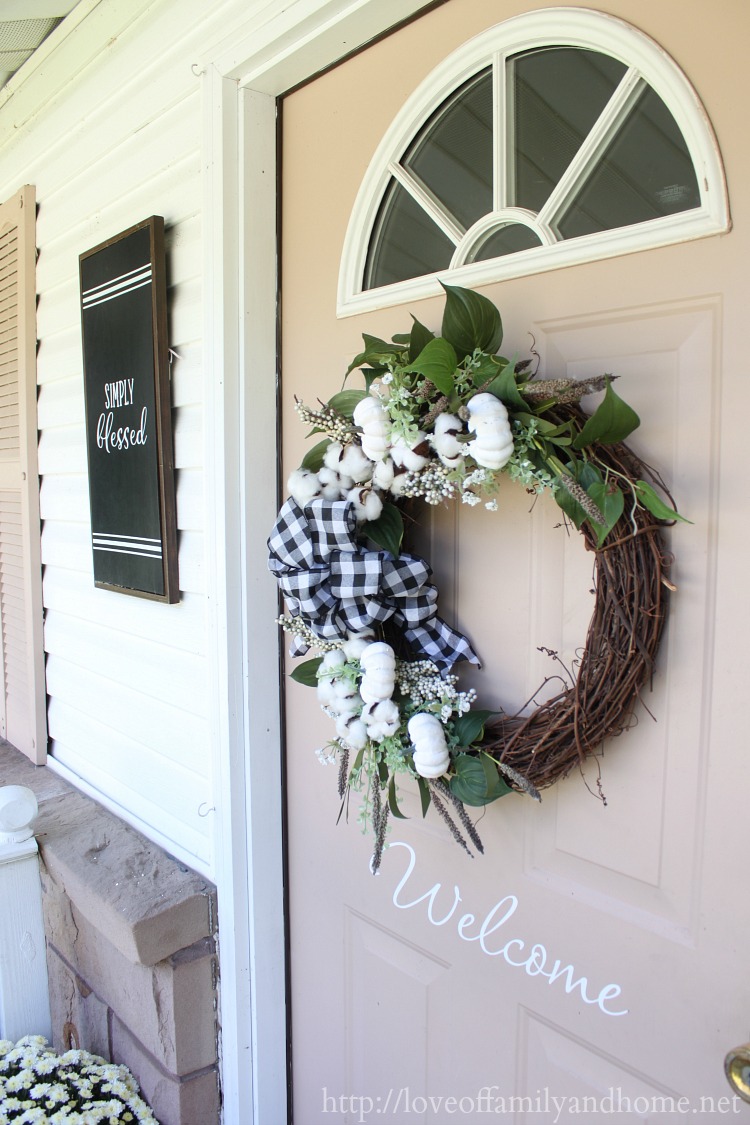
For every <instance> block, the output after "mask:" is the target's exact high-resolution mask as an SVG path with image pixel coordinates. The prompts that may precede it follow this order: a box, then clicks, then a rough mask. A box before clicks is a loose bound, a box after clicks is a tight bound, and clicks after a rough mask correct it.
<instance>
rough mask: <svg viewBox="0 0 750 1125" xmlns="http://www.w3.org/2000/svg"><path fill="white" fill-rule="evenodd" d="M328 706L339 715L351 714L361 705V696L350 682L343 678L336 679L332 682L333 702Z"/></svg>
mask: <svg viewBox="0 0 750 1125" xmlns="http://www.w3.org/2000/svg"><path fill="white" fill-rule="evenodd" d="M330 707H331V710H332V711H335V712H336V713H337V714H339V715H353V714H354V713H355V712H358V711H359V710H360V708H361V707H362V697H361V695H360V694H359V692H358V691H357V689H356V688H353V687H352V686H351V684H348V683H346V681H344V680H336V681H335V682H334V684H333V703H331V704H330Z"/></svg>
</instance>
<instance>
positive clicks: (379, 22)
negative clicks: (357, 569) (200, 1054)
mask: <svg viewBox="0 0 750 1125" xmlns="http://www.w3.org/2000/svg"><path fill="white" fill-rule="evenodd" d="M432 6H433V4H432V2H431V0H326V2H324V3H322V4H321V3H320V0H296V2H294V3H291V4H289V5H285V6H284V9H283V10H282V11H280V10H279V5H278V4H277V3H276V2H275V0H267V3H265V4H264V5H262V6H260V7H259V8H257V9H255V10H254V12H253V13H252V15H251V16H249V18H248V21H247V24H246V25H245V28H244V32H245V34H244V36H240V37H237V36H236V35H235V37H234V38H233V39H232V40H230V41H228V42H226V43H225V44H224V45H220V46H219V48H218V49H217V50H216V52H215V53H214V54H213V60H212V61H211V62H209V63H206V64H205V65H204V67H203V73H202V104H203V117H202V120H203V126H202V133H203V135H202V152H203V215H204V261H203V274H204V283H205V288H204V292H205V294H206V299H205V303H204V310H205V311H204V318H205V321H204V341H205V355H204V404H205V407H204V408H205V431H204V443H205V465H206V530H207V541H208V543H209V544H210V546H209V549H208V551H207V570H208V574H207V589H208V593H209V596H208V612H207V630H208V637H209V646H208V651H209V655H210V662H209V663H210V667H211V684H210V692H211V704H212V706H211V716H212V720H211V734H212V742H213V746H214V752H213V787H214V790H213V791H214V800H213V804H214V806H215V812H216V815H215V816H214V836H213V845H214V853H215V857H216V884H217V889H218V901H219V934H220V955H221V986H220V998H221V1021H220V1022H221V1029H222V1035H221V1077H222V1094H223V1103H224V1121H225V1122H227V1123H240V1122H241V1123H242V1125H245V1123H247V1125H278V1122H279V1121H280V1120H283V1118H284V1117H285V1116H287V1115H288V1114H289V1113H290V1112H291V1110H290V1107H289V1099H288V1081H287V1028H286V956H285V953H284V950H285V929H286V926H285V903H284V877H283V875H284V848H283V814H282V794H281V708H280V698H279V682H280V681H279V660H280V655H281V654H280V644H279V638H278V629H277V627H276V624H275V621H274V618H275V607H276V606H277V594H276V589H275V583H273V580H272V578H271V576H270V574H269V572H268V570H267V567H266V547H265V539H266V536H267V534H268V532H269V530H270V527H271V526H272V523H273V520H274V519H275V516H276V511H277V484H276V475H277V474H276V471H274V472H269V465H270V464H274V465H275V466H276V465H278V456H279V445H278V438H277V360H276V354H277V339H276V333H277V323H276V269H277V256H278V248H277V245H276V215H277V203H278V194H277V176H276V100H277V98H278V97H279V96H280V95H282V94H283V93H285V92H286V91H287V90H289V89H290V88H292V87H293V86H297V85H299V84H301V83H302V82H305V81H307V80H308V79H310V78H311V77H313V76H314V75H316V74H317V73H319V72H320V71H323V70H325V69H327V68H329V67H331V66H332V65H334V64H335V63H336V62H338V61H339V60H341V59H342V58H344V57H345V56H348V55H351V54H352V51H353V49H359V48H361V47H363V46H365V45H367V44H368V43H370V42H371V41H372V40H373V39H375V38H377V37H379V36H381V35H383V34H384V33H386V32H388V31H389V30H390V29H391V28H394V27H396V26H397V25H400V24H402V23H403V22H404V20H405V19H406V18H409V17H412V16H415V15H416V14H417V13H420V12H422V11H423V10H424V9H427V8H429V7H432ZM246 196H247V198H250V197H252V202H253V206H252V208H245V207H243V206H242V202H243V200H244V199H245V198H246ZM332 313H333V314H335V310H332ZM270 654H275V655H274V656H271V655H270ZM273 754H275V755H276V762H275V766H274V768H273V769H269V761H271V760H272V755H273ZM248 1059H249V1060H250V1065H248Z"/></svg>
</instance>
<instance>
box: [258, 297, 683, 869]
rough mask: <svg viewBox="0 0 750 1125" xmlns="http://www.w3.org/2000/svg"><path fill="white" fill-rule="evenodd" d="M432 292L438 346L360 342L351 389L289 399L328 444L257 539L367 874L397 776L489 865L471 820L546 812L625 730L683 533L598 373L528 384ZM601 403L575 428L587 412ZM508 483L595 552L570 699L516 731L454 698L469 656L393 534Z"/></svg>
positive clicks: (483, 326)
mask: <svg viewBox="0 0 750 1125" xmlns="http://www.w3.org/2000/svg"><path fill="white" fill-rule="evenodd" d="M444 289H445V293H446V303H445V310H444V314H443V322H442V328H441V334H440V336H435V335H434V334H433V333H432V332H431V331H430V330H429V329H428V328H426V327H425V326H424V325H422V324H420V323H419V321H418V320H416V319H413V326H412V329H411V332H410V333H408V334H400V335H396V336H394V337H393V339H392V341H391V342H390V343H389V342H387V341H385V340H380V339H377V338H375V337H373V336H368V335H365V336H364V345H365V346H364V350H363V351H362V352H361V353H360V354H359V355H358V356H356V358H355V359H354V360H353V361H352V363H351V365H350V366H349V369H348V371H347V376H348V375H349V374H350V373H351V372H352V371H354V370H355V369H356V368H361V369H362V373H363V375H364V381H365V387H364V389H361V390H352V389H344V390H342V391H340V392H339V393H338V394H336V395H334V396H333V398H331V399H330V401H329V402H327V403H320V404H319V406H318V407H317V408H310V407H308V406H306V405H305V404H304V403H302V402H299V401H297V402H296V410H297V413H298V415H299V417H300V419H301V420H302V421H303V422H304V423H306V424H307V425H309V426H311V433H312V434H323V435H324V437H323V438H322V440H319V441H318V442H317V443H316V444H315V445H314V447H313V448H311V449H310V450H309V452H308V453H307V455H306V457H305V459H304V460H303V462H302V465H301V467H300V468H299V469H297V470H295V471H294V472H293V473H292V474H291V477H290V478H289V482H288V485H289V492H290V494H291V495H290V497H289V499H288V500H287V501H286V503H285V504H284V506H283V507H282V509H281V511H280V513H279V516H278V519H277V521H276V524H275V525H274V528H273V531H272V533H271V537H270V539H269V551H270V560H269V566H270V569H271V571H272V572H273V574H274V575H275V577H276V579H277V580H278V584H279V588H280V591H281V593H282V595H283V597H284V598H285V600H286V604H287V607H288V616H282V617H281V618H280V619H279V624H280V625H281V626H282V627H283V629H284V630H285V631H287V632H288V633H290V634H291V636H292V648H291V654H292V655H293V656H303V655H305V654H306V653H307V652H308V651H309V650H310V649H311V648H312V649H317V651H318V653H319V655H317V656H315V657H314V658H312V659H309V660H306V661H305V662H303V663H302V664H301V665H298V666H297V667H296V668H295V670H294V671H293V672H292V678H293V679H295V680H297V681H298V682H300V683H303V684H308V685H310V686H314V687H316V689H317V695H318V699H319V702H320V704H321V706H322V707H323V710H324V711H325V712H326V713H327V714H328V715H329V716H330V718H331V719H332V720H333V721H334V723H335V737H333V738H332V739H331V741H330V742H329V743H328V745H327V746H326V747H325V748H324V749H322V750H318V756H319V757H320V759H321V760H322V761H324V762H330V763H335V764H337V765H338V788H339V796H340V798H341V801H342V805H341V808H342V811H343V810H344V808H345V807H346V806H347V802H348V797H349V792H350V790H356V791H358V792H359V793H360V794H361V806H360V813H359V819H360V822H361V823H362V825H363V828H368V827H370V828H371V830H372V833H373V836H374V853H373V859H372V863H371V868H372V870H373V871H377V869H378V866H379V864H380V859H381V856H382V851H383V847H384V843H385V835H386V829H387V825H388V818H389V814H391V815H393V816H395V817H402V816H403V814H402V812H401V810H400V808H399V803H398V789H397V777H398V775H399V774H400V775H402V776H403V775H406V776H411V777H413V778H415V779H416V782H417V785H418V787H419V792H420V795H421V799H422V813H423V815H425V814H426V813H427V810H428V808H429V806H430V805H432V806H433V807H434V809H435V811H436V812H437V813H438V815H439V816H440V817H441V818H442V819H443V820H444V821H445V823H446V825H447V827H448V829H449V830H450V832H451V834H452V835H453V837H454V838H455V840H456V841H457V842H458V843H459V844H460V845H461V846H462V847H463V848H464V849H465V850H466V851H469V852H470V848H469V844H472V845H473V846H474V847H475V848H476V849H477V850H478V851H482V844H481V841H480V839H479V836H478V834H477V831H476V828H475V826H474V823H473V821H472V820H471V818H470V817H469V815H468V813H467V811H466V806H467V805H469V806H474V807H478V806H483V805H486V804H489V803H490V802H491V801H495V800H497V799H498V798H499V797H502V796H504V795H505V794H507V793H510V792H512V791H514V790H515V791H517V792H518V791H520V792H525V793H527V794H529V795H530V796H532V797H534V798H536V799H537V800H539V799H540V797H539V790H540V789H542V788H545V787H546V786H549V785H552V784H553V783H554V782H555V781H558V780H559V779H561V778H563V777H565V775H566V774H567V773H568V772H569V771H570V770H571V769H572V768H573V767H574V766H576V765H579V766H580V764H581V763H582V762H583V760H584V759H585V758H586V757H587V756H588V755H591V754H594V753H595V752H596V751H597V749H598V748H599V747H600V746H601V744H602V743H603V742H604V740H605V739H607V738H611V737H612V736H614V735H617V734H620V733H621V732H622V731H623V730H625V729H626V728H627V727H628V726H629V724H630V722H631V718H632V715H633V709H634V707H635V704H636V702H637V701H638V699H639V698H640V693H641V689H642V688H643V687H644V685H646V684H647V683H648V682H649V680H650V678H651V675H652V672H653V668H654V660H655V658H656V653H657V650H658V647H659V641H660V638H661V633H662V629H663V627H664V621H665V617H666V609H667V598H668V591H669V590H670V589H673V587H672V586H671V583H670V582H669V580H668V578H667V574H666V571H667V569H668V557H667V555H666V552H665V549H664V544H663V542H662V537H661V531H660V528H661V526H662V524H663V523H664V522H673V521H675V520H678V519H682V518H683V517H681V516H680V515H679V514H678V513H677V511H676V510H675V508H674V507H673V505H672V504H671V497H669V493H668V492H667V491H666V488H665V487H664V484H663V482H662V481H661V479H660V478H659V476H658V474H657V473H656V472H655V471H654V470H653V469H651V468H649V466H647V465H646V464H644V462H642V461H641V460H640V459H639V458H638V457H637V456H636V455H635V453H633V451H632V450H631V449H629V448H628V446H627V445H626V444H625V439H626V438H627V437H628V436H629V435H630V434H631V433H632V432H633V430H635V428H636V427H637V426H638V425H639V418H638V415H637V414H636V413H635V411H633V410H632V409H631V408H630V407H629V406H628V405H627V404H626V403H625V402H624V401H623V400H622V399H621V398H620V397H619V396H618V395H617V394H616V393H615V391H614V389H613V387H612V378H611V376H608V375H603V376H597V377H595V378H593V379H587V380H581V381H579V380H575V379H549V380H545V379H538V378H536V376H535V374H530V373H529V362H528V361H525V362H521V363H518V362H516V361H515V360H508V359H505V358H503V357H502V356H500V355H498V354H497V352H498V349H499V347H500V344H501V341H502V324H501V319H500V314H499V312H498V311H497V309H496V308H495V306H494V305H493V304H492V303H491V302H490V301H489V300H487V298H485V297H483V296H481V295H480V294H478V293H475V292H473V291H471V290H465V289H459V288H456V287H453V286H447V285H446V286H444ZM345 382H346V380H345ZM602 391H603V392H604V397H603V399H602V400H601V402H600V404H599V406H598V407H597V409H596V410H595V411H594V413H593V414H590V415H587V414H586V413H584V411H583V410H582V409H581V407H580V405H579V403H580V400H581V398H583V396H584V395H588V394H592V393H595V392H602ZM501 472H503V473H506V474H508V476H510V478H511V479H512V480H515V481H517V482H519V483H520V484H521V485H523V486H524V487H525V488H526V489H527V491H529V492H532V493H541V492H549V493H551V494H552V496H553V497H554V499H555V500H556V502H557V504H558V505H559V507H560V508H561V509H562V511H563V513H564V520H566V521H568V522H569V523H570V524H572V525H574V526H575V527H576V528H577V529H578V530H579V531H580V532H581V534H582V536H583V539H584V543H585V546H586V548H587V550H589V551H591V552H592V553H593V556H594V574H595V587H596V589H595V605H594V612H593V616H592V619H591V622H590V624H589V628H588V633H587V636H586V640H585V644H584V646H583V650H582V653H581V656H580V659H579V660H578V661H577V666H576V669H575V672H574V674H571V675H570V676H569V682H565V681H563V686H562V687H561V689H560V690H559V691H558V692H557V694H555V695H554V696H553V698H550V699H547V700H546V701H544V702H542V703H539V704H536V703H535V700H533V699H532V701H531V703H530V704H529V705H528V706H527V707H525V708H524V709H523V710H522V711H520V712H519V713H517V714H514V715H509V714H505V713H503V712H500V713H497V712H491V711H486V710H479V709H477V708H475V707H474V703H475V701H476V700H475V693H474V691H459V690H458V678H457V676H456V675H455V674H454V673H453V672H452V668H453V666H454V665H455V664H456V663H458V662H459V661H461V660H469V661H471V662H473V663H478V662H479V661H478V658H477V656H476V654H475V653H474V651H473V649H472V647H471V644H470V643H469V641H468V640H467V639H466V638H465V637H464V636H462V635H461V634H460V633H458V632H456V631H455V630H453V629H452V628H450V627H449V626H448V625H447V624H446V623H445V622H444V621H442V620H441V618H440V617H438V615H437V589H436V588H435V587H434V586H433V585H431V584H430V582H429V578H430V574H431V572H430V568H429V566H428V565H427V563H426V562H425V561H424V560H422V559H421V558H418V557H417V556H415V555H412V554H410V553H408V552H405V551H402V540H403V535H404V517H405V516H406V518H407V519H411V518H415V512H416V514H417V515H418V504H419V502H420V501H421V502H424V503H427V504H429V505H437V504H443V503H447V502H451V501H458V502H461V503H464V504H469V505H477V504H482V503H483V504H484V506H485V508H487V509H489V510H490V511H495V510H497V501H496V499H495V497H494V493H495V492H496V490H497V483H498V476H499V474H500V473H501ZM657 490H658V491H657ZM663 496H666V497H667V498H668V500H669V501H670V503H667V500H665V499H663V498H662V497H663ZM550 655H551V656H553V657H555V656H556V654H555V653H551V654H550Z"/></svg>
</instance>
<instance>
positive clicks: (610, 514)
mask: <svg viewBox="0 0 750 1125" xmlns="http://www.w3.org/2000/svg"><path fill="white" fill-rule="evenodd" d="M586 491H587V492H588V494H589V496H590V497H591V499H592V500H593V501H594V503H595V504H596V506H597V508H598V509H599V511H600V512H601V513H602V515H603V516H604V523H603V524H599V523H594V521H593V520H589V522H590V523H591V526H592V527H593V528H594V530H595V531H596V537H597V539H596V545H597V547H601V545H602V543H603V542H604V540H605V539H606V538H607V536H608V535H609V533H610V531H611V530H612V528H613V527H614V526H615V524H616V523H617V521H618V520H619V518H620V516H621V515H622V512H623V508H624V507H625V497H624V496H623V494H622V492H620V489H619V488H616V489H615V490H614V491H613V492H612V491H610V489H609V486H608V485H606V484H605V483H604V481H601V483H600V482H599V481H597V482H596V484H592V485H591V487H590V488H587V489H586Z"/></svg>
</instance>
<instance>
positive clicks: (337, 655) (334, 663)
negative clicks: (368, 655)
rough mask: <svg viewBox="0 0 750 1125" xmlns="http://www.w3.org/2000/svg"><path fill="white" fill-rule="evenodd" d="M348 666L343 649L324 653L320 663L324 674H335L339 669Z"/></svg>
mask: <svg viewBox="0 0 750 1125" xmlns="http://www.w3.org/2000/svg"><path fill="white" fill-rule="evenodd" d="M345 664H346V656H345V655H344V652H343V649H340V648H334V649H331V651H330V652H324V653H323V657H322V659H321V662H320V667H321V670H322V671H324V672H333V671H334V670H337V669H339V668H343V667H344V665H345Z"/></svg>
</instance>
